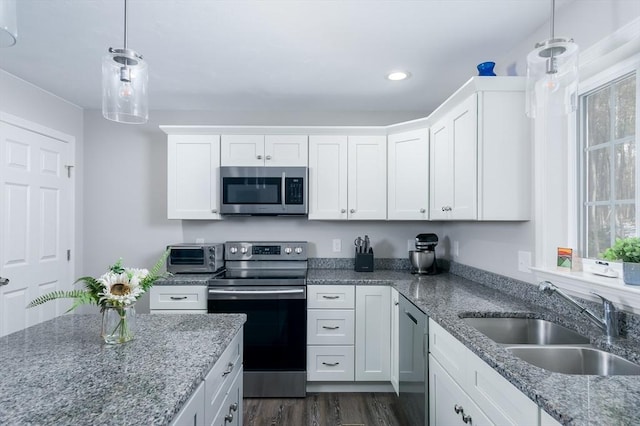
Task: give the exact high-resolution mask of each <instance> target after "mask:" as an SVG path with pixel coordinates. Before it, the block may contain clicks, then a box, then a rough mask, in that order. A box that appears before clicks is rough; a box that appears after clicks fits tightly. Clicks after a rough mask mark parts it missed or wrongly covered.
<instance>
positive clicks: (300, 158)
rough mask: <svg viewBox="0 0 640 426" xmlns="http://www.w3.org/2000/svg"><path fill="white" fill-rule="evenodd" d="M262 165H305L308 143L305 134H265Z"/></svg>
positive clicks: (307, 155)
mask: <svg viewBox="0 0 640 426" xmlns="http://www.w3.org/2000/svg"><path fill="white" fill-rule="evenodd" d="M264 160H265V161H264V165H265V166H272V167H277V166H281V167H294V166H299V167H307V164H308V163H309V144H308V141H307V135H266V136H265V137H264Z"/></svg>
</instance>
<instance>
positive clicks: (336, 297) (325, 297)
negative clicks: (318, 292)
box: [322, 295, 340, 300]
mask: <svg viewBox="0 0 640 426" xmlns="http://www.w3.org/2000/svg"><path fill="white" fill-rule="evenodd" d="M339 297H340V296H325V295H323V296H322V298H323V299H331V300H334V299H338V298H339Z"/></svg>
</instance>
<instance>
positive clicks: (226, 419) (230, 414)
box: [224, 413, 233, 423]
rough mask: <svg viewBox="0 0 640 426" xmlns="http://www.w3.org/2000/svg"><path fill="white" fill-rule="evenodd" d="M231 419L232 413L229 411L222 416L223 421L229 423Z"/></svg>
mask: <svg viewBox="0 0 640 426" xmlns="http://www.w3.org/2000/svg"><path fill="white" fill-rule="evenodd" d="M232 421H233V413H229V414H227V415H226V416H224V422H225V423H227V422H229V423H231V422H232Z"/></svg>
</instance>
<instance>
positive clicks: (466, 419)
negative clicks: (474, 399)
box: [462, 414, 473, 424]
mask: <svg viewBox="0 0 640 426" xmlns="http://www.w3.org/2000/svg"><path fill="white" fill-rule="evenodd" d="M462 421H463V422H465V423H468V424H473V420H471V416H470V415H468V414H463V415H462Z"/></svg>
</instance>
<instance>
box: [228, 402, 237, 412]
mask: <svg viewBox="0 0 640 426" xmlns="http://www.w3.org/2000/svg"><path fill="white" fill-rule="evenodd" d="M231 411H238V403H237V402H234V403H233V404H231V405H230V406H229V412H231Z"/></svg>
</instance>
